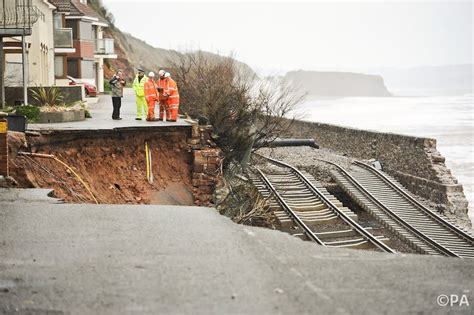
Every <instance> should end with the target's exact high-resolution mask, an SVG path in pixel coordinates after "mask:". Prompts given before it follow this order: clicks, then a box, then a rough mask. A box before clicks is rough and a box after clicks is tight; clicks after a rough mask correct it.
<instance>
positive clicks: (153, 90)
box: [144, 72, 159, 121]
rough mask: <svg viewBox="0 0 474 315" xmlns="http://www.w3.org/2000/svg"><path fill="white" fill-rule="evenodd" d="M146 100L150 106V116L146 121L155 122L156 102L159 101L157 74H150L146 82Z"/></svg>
mask: <svg viewBox="0 0 474 315" xmlns="http://www.w3.org/2000/svg"><path fill="white" fill-rule="evenodd" d="M144 90H145V99H146V103H147V105H148V115H147V117H146V120H148V121H151V120H155V102H157V101H158V99H159V95H158V94H159V93H158V86H157V85H156V83H155V74H154V73H153V72H150V73H149V74H148V80H147V81H146V82H145V86H144Z"/></svg>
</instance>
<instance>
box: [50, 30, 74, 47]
mask: <svg viewBox="0 0 474 315" xmlns="http://www.w3.org/2000/svg"><path fill="white" fill-rule="evenodd" d="M54 47H55V48H72V47H73V41H72V28H57V29H55V30H54Z"/></svg>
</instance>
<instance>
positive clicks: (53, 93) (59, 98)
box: [31, 86, 64, 106]
mask: <svg viewBox="0 0 474 315" xmlns="http://www.w3.org/2000/svg"><path fill="white" fill-rule="evenodd" d="M31 94H32V97H33V99H34V100H35V101H36V102H37V103H38V106H58V105H64V103H63V100H64V96H63V95H62V94H61V91H60V90H59V89H58V88H57V87H55V86H52V87H50V88H45V87H43V86H40V87H37V88H36V90H31Z"/></svg>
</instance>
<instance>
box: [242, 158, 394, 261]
mask: <svg viewBox="0 0 474 315" xmlns="http://www.w3.org/2000/svg"><path fill="white" fill-rule="evenodd" d="M259 156H260V157H262V158H264V159H266V160H267V161H268V162H269V163H270V164H271V165H272V167H273V168H272V169H271V170H270V171H269V170H266V171H262V170H261V169H258V168H257V169H255V173H254V174H252V175H251V176H250V177H251V180H252V182H253V183H254V185H255V186H256V187H257V189H258V190H259V192H260V193H261V194H262V196H264V197H266V198H269V200H271V202H270V208H273V210H275V212H274V213H275V215H276V217H277V218H278V220H279V221H280V223H281V225H282V228H287V230H288V231H289V232H291V233H292V234H294V235H296V236H299V237H303V238H308V239H310V240H311V241H313V242H315V243H317V244H319V245H322V246H328V247H346V248H373V249H377V250H380V251H384V252H389V253H395V251H394V250H393V249H391V248H390V247H389V246H387V245H386V244H385V242H386V241H388V239H387V238H385V237H384V236H383V235H381V236H375V235H373V234H372V233H371V232H370V229H366V228H364V227H362V226H361V225H359V224H358V223H357V222H356V219H357V216H356V215H355V214H354V213H353V212H352V211H351V210H350V209H348V208H345V207H343V206H342V203H340V202H339V201H338V200H337V199H336V198H335V197H334V196H332V195H330V194H329V192H328V191H327V190H326V189H325V188H323V187H321V185H320V184H318V183H317V182H316V181H315V180H314V178H312V177H311V175H309V174H307V173H304V172H301V171H299V170H298V169H296V168H295V167H293V166H290V165H288V164H286V163H283V162H281V161H277V160H274V159H271V158H268V157H263V156H261V155H259Z"/></svg>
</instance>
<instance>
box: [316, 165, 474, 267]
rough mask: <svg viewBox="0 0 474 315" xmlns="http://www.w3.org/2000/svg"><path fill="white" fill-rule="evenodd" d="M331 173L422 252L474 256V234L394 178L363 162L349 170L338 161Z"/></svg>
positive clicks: (399, 235)
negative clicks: (417, 197) (455, 223)
mask: <svg viewBox="0 0 474 315" xmlns="http://www.w3.org/2000/svg"><path fill="white" fill-rule="evenodd" d="M325 162H327V163H330V164H332V165H333V166H335V170H334V171H332V175H333V177H334V179H335V180H336V182H337V183H338V184H339V185H340V186H341V187H342V189H343V190H344V191H345V192H346V193H347V194H348V195H350V196H351V198H352V199H353V200H354V201H356V202H357V203H358V204H359V205H360V206H361V207H362V208H364V209H365V210H367V211H368V212H369V213H370V214H371V215H372V216H373V217H374V218H375V219H376V220H377V221H379V222H380V223H382V224H383V225H384V226H385V227H386V228H387V229H389V230H391V231H392V232H393V233H395V234H396V235H398V237H399V238H400V239H401V240H403V241H405V242H406V243H407V244H409V245H410V246H411V247H412V248H413V249H415V250H417V251H418V252H420V253H424V254H431V255H443V256H451V257H461V258H474V239H473V237H472V235H470V234H468V233H467V232H465V231H463V230H462V229H460V228H459V227H457V226H455V225H454V224H452V223H451V222H449V221H448V220H447V219H446V218H445V217H443V216H441V215H439V214H437V213H435V212H433V211H431V210H430V209H429V208H427V207H426V206H424V205H423V204H421V203H420V202H418V201H417V200H416V199H415V198H413V197H412V196H411V195H410V193H409V192H408V191H407V190H406V189H405V188H403V186H402V185H401V184H400V183H398V182H397V181H396V180H395V179H393V178H392V177H390V176H388V175H387V174H385V173H383V172H381V171H379V170H377V169H375V168H374V167H372V166H369V165H367V164H365V163H362V162H355V163H354V165H352V166H351V169H350V172H349V171H347V170H345V169H343V168H342V167H340V166H339V165H337V164H334V163H332V162H328V161H325Z"/></svg>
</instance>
